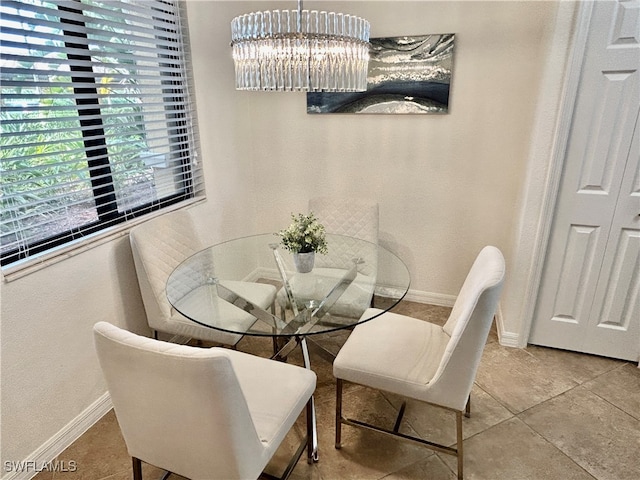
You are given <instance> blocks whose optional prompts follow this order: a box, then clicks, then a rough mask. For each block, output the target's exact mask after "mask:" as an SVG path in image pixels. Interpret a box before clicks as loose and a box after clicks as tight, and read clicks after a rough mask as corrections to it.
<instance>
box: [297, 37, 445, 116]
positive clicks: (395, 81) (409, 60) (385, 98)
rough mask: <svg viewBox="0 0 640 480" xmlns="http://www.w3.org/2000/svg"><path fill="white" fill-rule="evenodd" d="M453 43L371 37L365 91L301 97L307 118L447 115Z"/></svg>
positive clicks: (439, 40) (414, 38)
mask: <svg viewBox="0 0 640 480" xmlns="http://www.w3.org/2000/svg"><path fill="white" fill-rule="evenodd" d="M454 40H455V35H454V34H443V35H420V36H404V37H382V38H372V39H370V43H371V49H370V60H369V73H368V76H367V91H366V92H356V93H325V92H312V93H307V113H314V114H317V113H365V114H366V113H368V114H442V113H448V112H449V87H450V85H451V74H452V67H453V46H454Z"/></svg>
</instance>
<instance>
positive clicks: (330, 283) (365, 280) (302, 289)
mask: <svg viewBox="0 0 640 480" xmlns="http://www.w3.org/2000/svg"><path fill="white" fill-rule="evenodd" d="M345 273H347V270H344V269H342V268H326V267H321V268H314V269H313V274H312V275H308V274H295V275H293V276H292V277H291V279H290V280H289V284H290V285H291V289H292V290H293V296H294V297H295V298H296V300H297V301H298V303H299V304H300V305H299V306H298V307H299V308H302V306H303V304H304V303H305V302H306V301H308V300H316V301H318V302H320V301H322V300H323V299H324V298H325V296H326V295H328V294H329V292H330V291H331V289H332V288H333V287H335V285H336V284H337V283H338V281H339V280H340V279H341V278H342V277H343V276H344V275H345ZM375 283H376V279H375V277H371V276H368V275H363V274H361V273H357V274H356V278H355V279H354V280H353V282H351V284H350V285H349V286H348V287H347V288H346V290H345V291H344V292H343V293H342V295H340V297H339V298H338V299H337V300H336V302H335V303H334V304H333V306H332V307H331V314H332V315H338V316H344V317H351V318H358V317H360V316H361V315H362V313H363V312H364V311H365V310H366V309H367V308H368V307H369V306H370V305H371V298H372V297H373V290H374V287H375ZM277 298H278V303H279V304H280V307H282V308H288V307H289V302H288V300H287V294H286V292H285V290H284V288H282V289H280V291H279V292H278V297H277Z"/></svg>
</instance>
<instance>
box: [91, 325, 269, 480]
mask: <svg viewBox="0 0 640 480" xmlns="http://www.w3.org/2000/svg"><path fill="white" fill-rule="evenodd" d="M94 341H95V346H96V351H97V353H98V359H99V361H100V366H101V367H102V370H103V373H104V376H105V379H106V382H107V387H108V389H109V393H110V395H111V400H112V402H113V406H114V409H115V413H116V417H117V419H118V423H119V425H120V429H121V430H122V435H123V437H124V440H125V443H126V445H127V449H128V451H129V454H130V455H131V456H132V457H136V458H139V459H141V460H143V461H145V462H148V463H151V464H152V465H155V466H157V467H159V468H163V469H166V470H169V471H171V472H174V473H177V474H179V475H182V476H185V477H188V478H194V479H196V478H211V474H212V472H215V473H216V478H225V479H231V478H250V477H254V478H255V477H257V476H258V475H259V474H260V471H261V469H262V465H263V463H261V462H262V458H261V457H262V455H263V450H264V448H263V447H262V446H261V444H260V439H259V438H258V434H257V433H256V428H255V426H254V424H253V421H252V419H251V415H250V413H249V407H248V406H247V402H246V400H245V397H244V395H243V393H242V389H241V387H240V384H239V383H238V380H237V377H236V374H235V372H234V369H233V367H232V365H231V360H230V359H229V357H228V352H226V351H225V349H222V348H208V349H203V348H197V347H188V346H183V345H175V344H171V343H165V342H161V341H158V340H153V339H150V338H147V337H141V336H138V335H135V334H133V333H131V332H128V331H126V330H122V329H120V328H118V327H115V326H114V325H111V324H109V323H107V322H99V323H97V324H96V325H95V326H94Z"/></svg>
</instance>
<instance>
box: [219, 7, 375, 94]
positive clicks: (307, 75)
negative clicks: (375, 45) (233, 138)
mask: <svg viewBox="0 0 640 480" xmlns="http://www.w3.org/2000/svg"><path fill="white" fill-rule="evenodd" d="M369 32H370V25H369V22H368V21H367V20H365V19H363V18H360V17H356V16H353V15H347V14H342V13H334V12H318V11H315V10H312V11H309V10H302V2H298V10H272V11H266V12H255V13H248V14H246V15H241V16H239V17H236V18H234V19H233V20H232V22H231V40H232V41H231V47H232V51H233V60H234V63H235V74H236V89H238V90H260V91H278V92H320V91H322V92H362V91H365V90H366V89H367V67H368V63H369Z"/></svg>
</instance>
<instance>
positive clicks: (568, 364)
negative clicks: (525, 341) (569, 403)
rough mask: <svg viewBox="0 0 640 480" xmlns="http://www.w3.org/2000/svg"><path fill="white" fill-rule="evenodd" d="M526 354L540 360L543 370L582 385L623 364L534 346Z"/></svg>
mask: <svg viewBox="0 0 640 480" xmlns="http://www.w3.org/2000/svg"><path fill="white" fill-rule="evenodd" d="M527 352H529V353H530V354H531V355H533V356H534V357H536V358H537V359H538V360H540V362H541V364H542V367H543V368H544V369H545V370H549V371H555V372H558V373H562V374H563V375H564V376H566V377H567V378H569V379H571V380H573V381H574V382H576V383H584V382H586V381H588V380H591V379H593V378H595V377H597V376H598V375H601V374H603V373H605V372H608V371H610V370H613V369H615V368H618V367H620V366H622V365H624V364H625V362H624V361H623V360H615V359H613V358H606V357H599V356H597V355H586V354H584V353H576V352H570V351H567V350H559V349H556V348H547V347H537V346H534V345H529V346H528V347H527Z"/></svg>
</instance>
